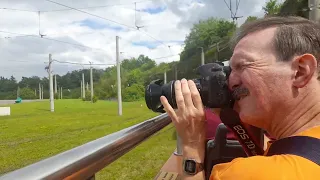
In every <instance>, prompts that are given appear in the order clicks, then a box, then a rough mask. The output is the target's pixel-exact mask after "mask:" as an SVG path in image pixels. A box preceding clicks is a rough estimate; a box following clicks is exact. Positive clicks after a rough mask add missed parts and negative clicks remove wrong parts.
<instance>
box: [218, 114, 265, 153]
mask: <svg viewBox="0 0 320 180" xmlns="http://www.w3.org/2000/svg"><path fill="white" fill-rule="evenodd" d="M220 119H221V121H222V123H223V124H224V125H225V126H227V127H228V128H229V129H230V130H231V131H232V132H233V133H234V134H235V136H236V138H237V139H238V141H239V143H240V144H241V146H242V148H243V150H244V151H245V152H246V154H247V155H248V156H255V155H263V154H264V150H263V146H262V143H259V142H260V141H261V139H260V137H262V136H263V133H262V130H260V129H258V128H255V127H252V128H251V129H248V128H247V127H245V126H244V124H243V123H242V122H241V120H240V117H239V114H238V113H237V112H236V111H235V110H233V109H231V108H224V109H221V111H220ZM258 138H259V139H258ZM262 142H263V141H262Z"/></svg>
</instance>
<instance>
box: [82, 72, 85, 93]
mask: <svg viewBox="0 0 320 180" xmlns="http://www.w3.org/2000/svg"><path fill="white" fill-rule="evenodd" d="M85 86H86V84H85V82H84V73H83V72H82V93H83V94H82V97H83V98H85V97H86V88H85Z"/></svg>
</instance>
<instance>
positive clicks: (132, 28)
mask: <svg viewBox="0 0 320 180" xmlns="http://www.w3.org/2000/svg"><path fill="white" fill-rule="evenodd" d="M46 1H48V2H51V3H54V4H58V5H60V6H64V7H67V8H70V9H73V10H75V11H79V12H82V13H85V14H88V15H91V16H94V17H97V18H100V19H103V20H106V21H110V22H113V23H115V24H118V25H122V26H125V27H127V28H128V29H131V30H135V31H139V32H142V33H143V34H145V35H147V36H149V37H150V38H152V39H154V40H156V41H157V42H159V43H161V44H163V45H165V46H166V44H165V43H164V42H162V41H160V40H158V39H156V38H155V37H153V36H151V35H150V34H148V33H147V32H145V31H140V30H139V29H138V28H136V27H133V26H129V25H126V24H123V23H119V22H117V21H114V20H111V19H107V18H105V17H102V16H99V15H96V14H92V13H89V12H86V11H82V10H80V9H77V8H73V7H70V6H67V5H64V4H61V3H58V2H55V1H52V0H46Z"/></svg>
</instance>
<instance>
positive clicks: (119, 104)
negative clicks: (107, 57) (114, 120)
mask: <svg viewBox="0 0 320 180" xmlns="http://www.w3.org/2000/svg"><path fill="white" fill-rule="evenodd" d="M119 56H120V54H119V37H118V36H116V58H117V84H118V115H119V116H121V115H122V97H121V76H120V65H121V64H120V59H119Z"/></svg>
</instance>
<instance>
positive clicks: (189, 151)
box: [182, 146, 205, 163]
mask: <svg viewBox="0 0 320 180" xmlns="http://www.w3.org/2000/svg"><path fill="white" fill-rule="evenodd" d="M182 154H183V155H182V156H183V159H195V160H196V161H197V162H198V163H204V157H205V149H204V147H198V148H197V147H191V146H183V147H182Z"/></svg>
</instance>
